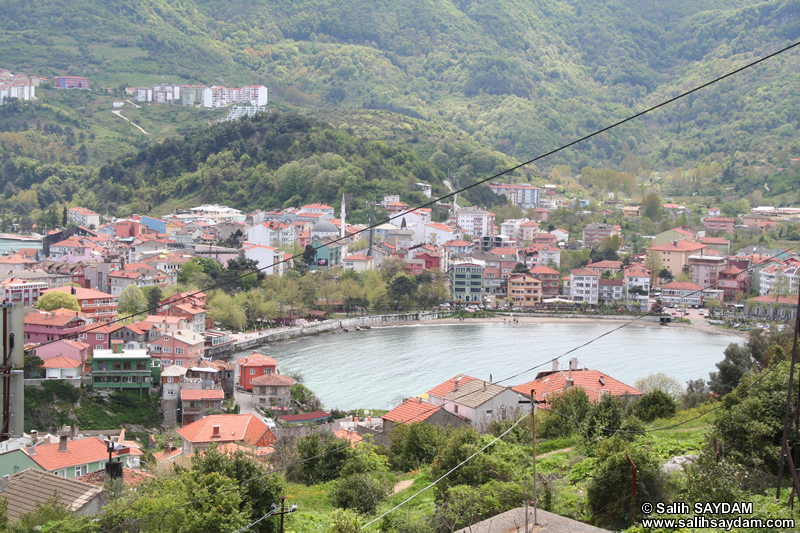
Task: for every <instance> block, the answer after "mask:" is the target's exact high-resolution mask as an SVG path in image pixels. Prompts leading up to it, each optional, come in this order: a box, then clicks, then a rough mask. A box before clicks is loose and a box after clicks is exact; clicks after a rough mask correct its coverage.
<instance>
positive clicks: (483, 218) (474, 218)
mask: <svg viewBox="0 0 800 533" xmlns="http://www.w3.org/2000/svg"><path fill="white" fill-rule="evenodd" d="M449 225H450V226H456V227H459V228H463V229H464V231H465V232H466V233H467V234H469V235H471V236H472V238H473V239H480V238H481V237H483V236H484V235H492V234H494V213H490V212H489V211H484V210H483V209H479V208H477V207H474V206H473V207H464V208H461V209H457V210H455V211H453V212H452V213H451V215H450V224H449Z"/></svg>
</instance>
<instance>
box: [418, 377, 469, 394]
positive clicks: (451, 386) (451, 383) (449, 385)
mask: <svg viewBox="0 0 800 533" xmlns="http://www.w3.org/2000/svg"><path fill="white" fill-rule="evenodd" d="M456 379H458V380H459V381H458V382H459V384H461V385H463V384H464V383H468V382H470V381H472V380H473V379H476V378H473V377H472V376H465V375H464V374H459V375H457V376H455V377H453V378H450V379H448V380H447V381H445V382H444V383H440V384H439V385H436V386H435V387H434V388H432V389H431V390H429V391H428V396H436V397H437V398H444V397H445V395H447V394H448V393H451V392H453V391H454V390H456V388H455V381H456Z"/></svg>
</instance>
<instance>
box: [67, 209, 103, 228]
mask: <svg viewBox="0 0 800 533" xmlns="http://www.w3.org/2000/svg"><path fill="white" fill-rule="evenodd" d="M67 219H68V220H69V221H70V222H72V223H73V224H75V225H76V226H85V227H87V228H88V227H89V226H94V227H97V226H99V225H100V215H98V214H97V213H95V212H94V211H92V210H91V209H87V208H85V207H71V208H69V209H68V210H67Z"/></svg>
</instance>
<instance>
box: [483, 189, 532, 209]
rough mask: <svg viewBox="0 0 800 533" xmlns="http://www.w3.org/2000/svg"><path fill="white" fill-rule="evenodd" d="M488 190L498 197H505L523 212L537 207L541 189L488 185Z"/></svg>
mask: <svg viewBox="0 0 800 533" xmlns="http://www.w3.org/2000/svg"><path fill="white" fill-rule="evenodd" d="M489 188H490V189H491V190H492V192H493V193H495V194H496V195H498V196H505V197H506V198H508V199H509V200H510V201H511V203H512V204H514V205H516V206H517V207H519V208H520V209H522V210H523V211H525V210H528V209H533V208H536V207H539V194H540V191H541V189H540V188H539V187H534V186H533V185H522V184H509V183H490V184H489Z"/></svg>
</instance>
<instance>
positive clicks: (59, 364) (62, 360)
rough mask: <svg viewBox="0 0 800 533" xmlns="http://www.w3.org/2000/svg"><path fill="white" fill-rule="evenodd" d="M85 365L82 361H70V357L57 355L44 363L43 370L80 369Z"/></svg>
mask: <svg viewBox="0 0 800 533" xmlns="http://www.w3.org/2000/svg"><path fill="white" fill-rule="evenodd" d="M82 364H83V363H81V362H80V361H76V360H75V359H70V358H69V357H64V356H63V355H57V356H55V357H51V358H50V359H48V360H47V361H45V362H44V364H43V365H42V367H43V368H78V367H79V366H81V365H82Z"/></svg>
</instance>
